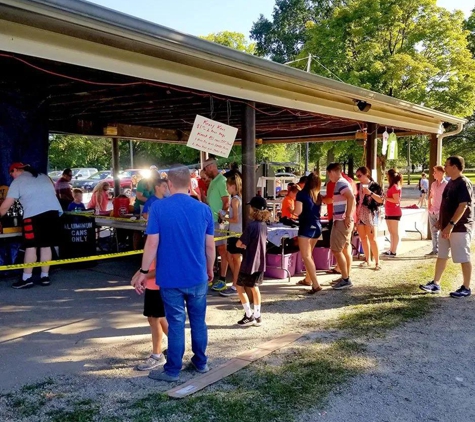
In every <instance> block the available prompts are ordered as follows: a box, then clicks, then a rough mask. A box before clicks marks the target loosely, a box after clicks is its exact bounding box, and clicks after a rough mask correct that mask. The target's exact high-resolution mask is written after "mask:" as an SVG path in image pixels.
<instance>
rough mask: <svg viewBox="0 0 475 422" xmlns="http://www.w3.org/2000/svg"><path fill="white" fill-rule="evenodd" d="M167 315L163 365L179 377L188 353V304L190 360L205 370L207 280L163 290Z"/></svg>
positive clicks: (166, 369) (170, 373) (166, 370)
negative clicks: (166, 349)
mask: <svg viewBox="0 0 475 422" xmlns="http://www.w3.org/2000/svg"><path fill="white" fill-rule="evenodd" d="M160 292H161V294H162V299H163V304H164V306H165V315H166V317H167V321H168V355H167V363H166V364H165V366H164V367H163V368H164V370H165V372H166V373H167V374H168V375H171V376H178V375H179V373H180V371H181V366H182V361H183V355H184V353H185V319H186V313H185V305H186V309H187V311H188V319H189V320H190V328H191V350H192V351H193V357H192V358H191V361H192V362H193V364H194V365H195V367H197V368H198V369H203V368H204V367H205V365H206V362H207V361H208V358H207V356H206V354H205V352H206V346H207V345H208V327H207V326H206V294H207V292H208V283H207V282H206V283H201V284H198V285H196V286H193V287H188V288H182V289H161V290H160Z"/></svg>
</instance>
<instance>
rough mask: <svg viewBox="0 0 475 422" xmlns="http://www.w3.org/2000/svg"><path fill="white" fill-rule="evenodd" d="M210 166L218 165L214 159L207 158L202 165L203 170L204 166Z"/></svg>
mask: <svg viewBox="0 0 475 422" xmlns="http://www.w3.org/2000/svg"><path fill="white" fill-rule="evenodd" d="M210 164H216V165H218V163H217V161H216V160H215V159H214V158H208V159H207V160H206V161H205V162H204V163H203V168H205V167H206V166H209V165H210Z"/></svg>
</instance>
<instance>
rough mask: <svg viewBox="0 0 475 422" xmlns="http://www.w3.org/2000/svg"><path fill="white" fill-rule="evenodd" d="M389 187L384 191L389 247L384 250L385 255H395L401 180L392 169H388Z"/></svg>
mask: <svg viewBox="0 0 475 422" xmlns="http://www.w3.org/2000/svg"><path fill="white" fill-rule="evenodd" d="M387 175H388V181H389V188H388V190H387V192H386V201H385V205H384V212H385V219H386V225H387V226H388V231H389V240H390V243H391V245H390V247H389V251H387V252H384V254H383V255H386V256H392V257H394V256H396V252H397V247H398V245H399V221H400V220H401V216H402V210H401V182H402V176H401V174H400V173H398V172H397V171H396V170H394V169H390V170H388V173H387Z"/></svg>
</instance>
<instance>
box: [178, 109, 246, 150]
mask: <svg viewBox="0 0 475 422" xmlns="http://www.w3.org/2000/svg"><path fill="white" fill-rule="evenodd" d="M237 131H238V130H237V128H235V127H232V126H228V125H225V124H224V123H220V122H217V121H215V120H211V119H208V118H207V117H203V116H200V115H199V114H197V115H196V118H195V123H194V124H193V129H191V133H190V137H189V138H188V142H187V144H186V145H187V146H189V147H190V148H194V149H197V150H200V151H204V152H207V153H209V154H213V155H216V156H218V157H225V158H228V157H229V153H230V152H231V148H232V147H233V144H234V140H235V139H236V135H237Z"/></svg>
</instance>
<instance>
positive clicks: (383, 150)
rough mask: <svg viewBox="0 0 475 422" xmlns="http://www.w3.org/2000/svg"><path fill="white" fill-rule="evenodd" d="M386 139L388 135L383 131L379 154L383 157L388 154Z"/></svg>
mask: <svg viewBox="0 0 475 422" xmlns="http://www.w3.org/2000/svg"><path fill="white" fill-rule="evenodd" d="M388 138H389V133H388V131H387V130H385V131H384V133H383V146H382V149H381V154H383V155H386V152H388Z"/></svg>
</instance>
